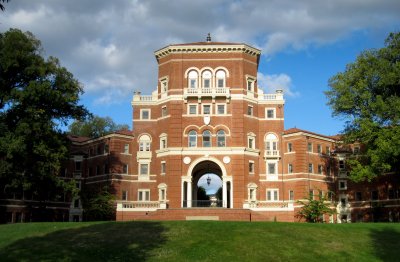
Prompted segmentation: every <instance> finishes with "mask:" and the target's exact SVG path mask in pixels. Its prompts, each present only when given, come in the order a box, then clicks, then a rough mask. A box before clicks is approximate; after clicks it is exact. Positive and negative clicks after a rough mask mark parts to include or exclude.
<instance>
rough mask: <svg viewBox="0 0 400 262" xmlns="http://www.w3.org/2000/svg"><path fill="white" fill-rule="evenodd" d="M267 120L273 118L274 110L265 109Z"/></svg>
mask: <svg viewBox="0 0 400 262" xmlns="http://www.w3.org/2000/svg"><path fill="white" fill-rule="evenodd" d="M267 118H275V109H267Z"/></svg>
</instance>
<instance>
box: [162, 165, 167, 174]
mask: <svg viewBox="0 0 400 262" xmlns="http://www.w3.org/2000/svg"><path fill="white" fill-rule="evenodd" d="M166 171H167V164H166V162H161V175H165V173H166Z"/></svg>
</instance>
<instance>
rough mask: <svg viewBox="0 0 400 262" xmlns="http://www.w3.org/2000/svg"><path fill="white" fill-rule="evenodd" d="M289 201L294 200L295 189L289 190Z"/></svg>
mask: <svg viewBox="0 0 400 262" xmlns="http://www.w3.org/2000/svg"><path fill="white" fill-rule="evenodd" d="M289 201H294V191H293V190H289Z"/></svg>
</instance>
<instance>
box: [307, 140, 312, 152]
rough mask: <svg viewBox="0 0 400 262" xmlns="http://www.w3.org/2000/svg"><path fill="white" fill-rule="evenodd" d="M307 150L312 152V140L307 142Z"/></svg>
mask: <svg viewBox="0 0 400 262" xmlns="http://www.w3.org/2000/svg"><path fill="white" fill-rule="evenodd" d="M307 151H308V152H312V143H311V142H308V143H307Z"/></svg>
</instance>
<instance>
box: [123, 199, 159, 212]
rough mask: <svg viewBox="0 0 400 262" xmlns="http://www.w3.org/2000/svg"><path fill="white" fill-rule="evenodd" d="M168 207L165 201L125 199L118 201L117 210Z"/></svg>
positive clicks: (143, 209)
mask: <svg viewBox="0 0 400 262" xmlns="http://www.w3.org/2000/svg"><path fill="white" fill-rule="evenodd" d="M166 207H167V205H166V202H165V201H164V202H162V201H123V202H118V203H117V211H155V210H157V209H166Z"/></svg>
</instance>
